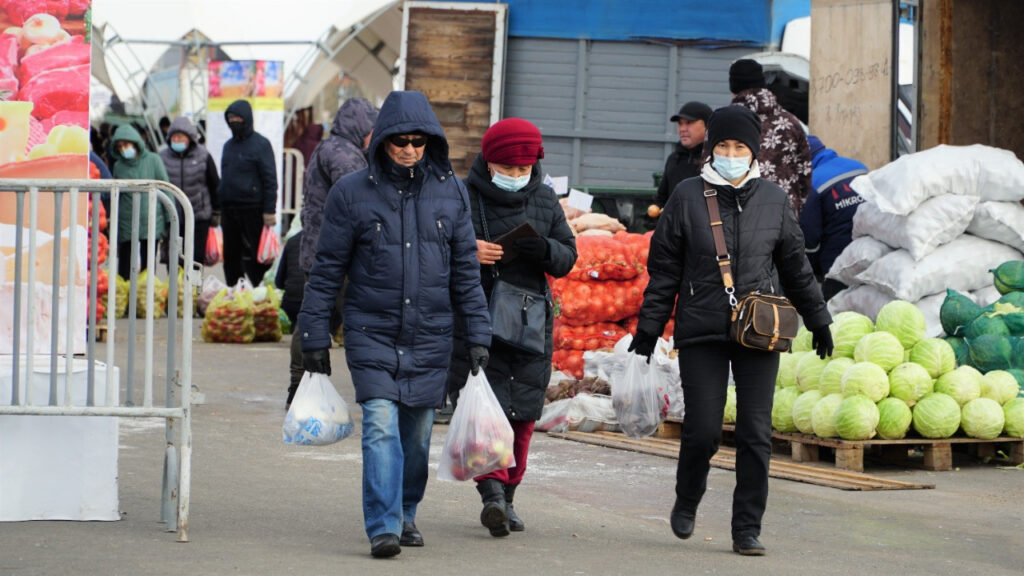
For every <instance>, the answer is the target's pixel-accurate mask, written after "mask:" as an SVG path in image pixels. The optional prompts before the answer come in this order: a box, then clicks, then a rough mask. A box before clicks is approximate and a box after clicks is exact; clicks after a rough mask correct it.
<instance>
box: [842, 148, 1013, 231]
mask: <svg viewBox="0 0 1024 576" xmlns="http://www.w3.org/2000/svg"><path fill="white" fill-rule="evenodd" d="M850 186H851V187H852V188H853V189H854V191H855V192H857V193H858V194H860V195H861V197H863V198H864V200H866V201H868V202H872V203H874V204H875V205H876V206H878V208H879V209H880V210H882V211H883V212H890V213H892V214H899V215H902V216H906V215H908V214H910V212H911V211H913V210H914V208H917V207H918V206H920V205H921V203H922V202H924V201H925V200H927V199H928V198H931V197H933V196H940V195H942V194H959V195H962V196H976V197H980V198H981V200H982V201H1003V202H1010V201H1018V202H1019V201H1020V200H1022V199H1024V163H1021V161H1020V160H1018V159H1017V157H1016V156H1015V155H1014V154H1013V152H1010V151H1009V150H1002V149H999V148H992V147H990V146H983V145H981V144H973V145H971V146H949V145H945V144H942V145H939V146H936V147H934V148H929V149H928V150H925V151H923V152H916V153H914V154H908V155H906V156H901V157H900V158H899V159H897V160H894V161H893V162H890V163H889V164H886V165H885V166H882V167H881V168H879V169H878V170H874V171H872V172H870V173H869V174H865V175H862V176H858V177H856V178H854V180H853V182H851V183H850Z"/></svg>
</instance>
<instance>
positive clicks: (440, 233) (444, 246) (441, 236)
mask: <svg viewBox="0 0 1024 576" xmlns="http://www.w3.org/2000/svg"><path fill="white" fill-rule="evenodd" d="M437 243H438V245H439V247H440V249H441V264H442V265H444V267H445V268H447V267H448V257H449V249H450V246H449V245H448V231H447V230H446V229H445V222H444V219H441V218H439V219H438V220H437Z"/></svg>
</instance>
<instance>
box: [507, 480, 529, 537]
mask: <svg viewBox="0 0 1024 576" xmlns="http://www.w3.org/2000/svg"><path fill="white" fill-rule="evenodd" d="M518 486H519V485H518V484H504V487H505V515H506V516H508V529H509V530H511V531H512V532H522V531H524V530H526V524H524V523H523V520H522V518H520V517H519V514H516V509H515V508H513V507H512V499H513V498H515V495H516V487H518Z"/></svg>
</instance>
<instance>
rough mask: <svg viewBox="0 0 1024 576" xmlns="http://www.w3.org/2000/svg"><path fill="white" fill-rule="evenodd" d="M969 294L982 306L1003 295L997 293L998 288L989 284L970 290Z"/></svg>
mask: <svg viewBox="0 0 1024 576" xmlns="http://www.w3.org/2000/svg"><path fill="white" fill-rule="evenodd" d="M969 296H970V297H971V298H972V299H973V300H974V301H975V302H977V303H978V306H981V307H982V308H984V307H985V306H988V305H989V304H991V303H993V302H995V301H996V300H999V299H1000V298H1002V297H1003V295H1002V294H1000V293H999V290H996V287H995V286H993V285H991V284H989V285H988V286H985V287H984V288H982V289H980V290H975V291H974V292H971V293H970V294H969Z"/></svg>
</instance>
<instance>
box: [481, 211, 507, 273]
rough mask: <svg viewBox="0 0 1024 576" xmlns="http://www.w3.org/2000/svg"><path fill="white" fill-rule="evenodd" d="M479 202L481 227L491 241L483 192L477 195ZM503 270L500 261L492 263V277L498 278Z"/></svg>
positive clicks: (485, 237)
mask: <svg viewBox="0 0 1024 576" xmlns="http://www.w3.org/2000/svg"><path fill="white" fill-rule="evenodd" d="M476 201H477V204H479V205H480V227H481V228H483V231H484V240H486V241H488V242H490V241H491V233H490V231H489V230H488V229H487V211H486V210H485V209H484V197H483V195H482V194H477V195H476ZM500 274H501V272H500V271H499V270H498V263H497V262H495V263H494V264H492V265H491V278H497V277H498V275H500Z"/></svg>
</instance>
